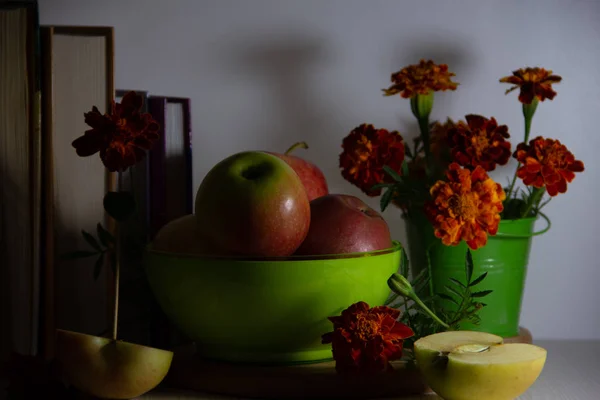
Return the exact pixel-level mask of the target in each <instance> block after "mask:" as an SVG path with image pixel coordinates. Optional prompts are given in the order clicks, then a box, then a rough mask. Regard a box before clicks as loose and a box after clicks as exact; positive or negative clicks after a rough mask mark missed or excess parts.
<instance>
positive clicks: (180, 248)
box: [152, 214, 225, 256]
mask: <svg viewBox="0 0 600 400" xmlns="http://www.w3.org/2000/svg"><path fill="white" fill-rule="evenodd" d="M198 228H199V227H198V223H197V221H196V216H195V215H193V214H190V215H185V216H183V217H180V218H177V219H174V220H173V221H171V222H169V223H167V224H166V225H165V226H163V227H162V228H161V229H160V230H159V231H158V233H157V234H156V236H154V240H153V241H152V248H153V249H154V250H156V251H162V252H166V253H176V254H193V255H205V256H219V255H225V251H224V250H222V249H219V248H218V247H217V246H216V245H215V244H214V243H211V241H210V239H209V238H207V237H204V236H202V235H201V234H200V232H199V229H198Z"/></svg>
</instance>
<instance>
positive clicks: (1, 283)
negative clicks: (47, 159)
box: [0, 1, 43, 362]
mask: <svg viewBox="0 0 600 400" xmlns="http://www.w3.org/2000/svg"><path fill="white" fill-rule="evenodd" d="M0 82H2V83H1V84H0V260H1V261H0V326H1V327H2V328H1V329H0V362H4V361H6V359H7V356H8V354H9V353H10V352H17V353H20V354H23V355H37V354H38V350H39V347H40V344H42V343H40V340H41V338H42V331H43V329H40V322H41V321H40V312H39V311H40V310H39V306H40V301H41V295H40V293H41V291H40V276H41V273H42V270H41V268H42V266H41V260H42V257H41V254H40V240H41V229H42V226H41V223H42V217H41V211H40V210H41V202H42V188H41V179H42V165H41V134H40V124H41V122H40V118H41V112H40V57H39V24H38V5H37V2H36V1H3V2H0Z"/></svg>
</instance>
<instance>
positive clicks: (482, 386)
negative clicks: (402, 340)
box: [414, 331, 546, 400]
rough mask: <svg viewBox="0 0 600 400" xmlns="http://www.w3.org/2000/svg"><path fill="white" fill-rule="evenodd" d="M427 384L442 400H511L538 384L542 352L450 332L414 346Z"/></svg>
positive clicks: (543, 358)
mask: <svg viewBox="0 0 600 400" xmlns="http://www.w3.org/2000/svg"><path fill="white" fill-rule="evenodd" d="M414 351H415V358H416V361H417V365H418V367H419V370H420V371H421V373H422V374H423V377H424V378H425V381H426V382H427V384H428V385H429V387H431V389H433V390H434V391H435V392H436V393H437V394H438V395H439V396H441V397H443V398H444V399H446V400H481V399H485V400H512V399H514V398H515V397H517V396H519V395H521V394H522V393H524V392H525V391H526V390H527V389H528V388H529V387H530V386H531V385H532V384H533V383H534V382H535V381H536V379H537V378H538V376H539V375H540V373H541V372H542V369H543V367H544V364H545V362H546V350H545V349H543V348H541V347H538V346H534V345H531V344H524V343H509V344H503V342H502V338H501V337H500V336H496V335H492V334H489V333H485V332H472V331H449V332H442V333H436V334H433V335H429V336H426V337H423V338H421V339H419V340H417V341H416V342H415V345H414Z"/></svg>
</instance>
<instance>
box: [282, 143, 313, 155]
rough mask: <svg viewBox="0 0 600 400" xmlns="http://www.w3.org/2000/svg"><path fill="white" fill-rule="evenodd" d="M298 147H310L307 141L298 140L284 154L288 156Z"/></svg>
mask: <svg viewBox="0 0 600 400" xmlns="http://www.w3.org/2000/svg"><path fill="white" fill-rule="evenodd" d="M297 148H302V149H308V144H306V142H297V143H294V144H293V145H291V146H290V148H289V149H287V150H286V151H285V153H283V154H284V155H286V156H287V155H288V154H289V153H291V152H292V151H294V150H296V149H297Z"/></svg>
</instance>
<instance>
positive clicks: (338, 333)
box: [322, 301, 414, 372]
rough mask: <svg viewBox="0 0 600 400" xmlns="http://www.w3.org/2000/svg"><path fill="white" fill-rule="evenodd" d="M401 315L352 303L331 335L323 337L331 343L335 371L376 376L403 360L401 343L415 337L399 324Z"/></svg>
mask: <svg viewBox="0 0 600 400" xmlns="http://www.w3.org/2000/svg"><path fill="white" fill-rule="evenodd" d="M399 316H400V311H399V310H396V309H393V308H390V307H386V306H378V307H373V308H369V305H368V304H367V303H365V302H364V301H360V302H358V303H355V304H353V305H351V306H350V307H348V308H347V309H345V310H344V311H342V314H341V315H340V316H337V317H329V320H330V321H331V322H333V332H328V333H326V334H324V335H323V336H322V342H323V343H331V344H332V351H333V358H334V359H335V361H336V364H335V368H336V370H337V371H339V372H379V371H385V370H387V369H388V368H389V367H390V364H389V362H390V361H393V360H397V359H399V358H400V357H402V345H403V341H404V339H407V338H409V337H412V336H413V335H414V333H413V331H412V329H410V328H409V327H408V326H406V325H404V324H403V323H401V322H398V321H397V319H398V317H399Z"/></svg>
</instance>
